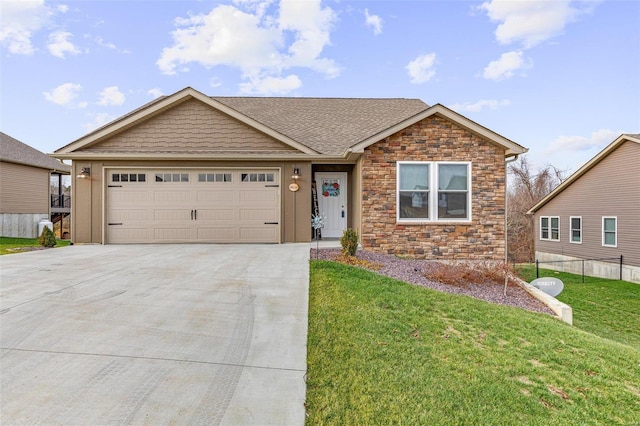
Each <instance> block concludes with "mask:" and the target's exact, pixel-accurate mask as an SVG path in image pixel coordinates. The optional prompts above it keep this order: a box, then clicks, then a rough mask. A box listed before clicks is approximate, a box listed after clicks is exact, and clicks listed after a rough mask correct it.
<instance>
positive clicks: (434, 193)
mask: <svg viewBox="0 0 640 426" xmlns="http://www.w3.org/2000/svg"><path fill="white" fill-rule="evenodd" d="M403 164H428V165H429V218H427V219H416V218H401V217H400V166H401V165H403ZM441 164H442V165H457V164H462V165H466V166H467V191H466V192H467V217H466V218H443V219H438V194H439V192H440V189H439V188H438V168H439V166H440V165H441ZM471 164H472V163H471V161H397V162H396V222H397V223H404V224H408V223H451V222H456V223H469V222H471V221H472V210H473V209H472V208H471V195H472V194H473V190H472V188H471V173H472V171H473V167H472V166H471Z"/></svg>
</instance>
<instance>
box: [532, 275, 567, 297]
mask: <svg viewBox="0 0 640 426" xmlns="http://www.w3.org/2000/svg"><path fill="white" fill-rule="evenodd" d="M531 285H532V286H534V287H535V288H539V289H540V290H542V291H544V292H545V293H547V294H548V295H549V296H552V297H556V296H557V295H559V294H560V293H562V290H563V289H564V284H563V283H562V281H560V280H559V279H558V278H555V277H543V278H536V279H535V280H533V281H531Z"/></svg>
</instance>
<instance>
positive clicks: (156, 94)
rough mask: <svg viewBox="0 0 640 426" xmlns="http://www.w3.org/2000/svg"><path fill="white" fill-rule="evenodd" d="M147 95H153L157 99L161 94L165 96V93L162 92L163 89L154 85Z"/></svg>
mask: <svg viewBox="0 0 640 426" xmlns="http://www.w3.org/2000/svg"><path fill="white" fill-rule="evenodd" d="M147 95H151V96H152V97H153V99H157V98H159V97H160V96H164V93H162V90H160V88H158V87H154V88H153V89H149V90H147Z"/></svg>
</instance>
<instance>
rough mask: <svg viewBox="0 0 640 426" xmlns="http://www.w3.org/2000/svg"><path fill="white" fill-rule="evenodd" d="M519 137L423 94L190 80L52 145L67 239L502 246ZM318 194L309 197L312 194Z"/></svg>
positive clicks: (463, 251) (427, 252) (416, 250)
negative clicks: (69, 216) (324, 93)
mask: <svg viewBox="0 0 640 426" xmlns="http://www.w3.org/2000/svg"><path fill="white" fill-rule="evenodd" d="M524 152H526V148H524V147H522V146H520V145H518V144H517V143H515V142H512V141H511V140H509V139H507V138H505V137H503V136H500V135H498V134H497V133H495V132H493V131H491V130H489V129H487V128H485V127H482V126H481V125H479V124H477V123H475V122H473V121H471V120H469V119H468V118H466V117H464V116H462V115H460V114H458V113H456V112H454V111H452V110H450V109H448V108H446V107H444V106H442V105H439V104H437V105H434V106H428V105H426V104H425V103H424V102H422V101H421V100H419V99H348V98H342V99H336V98H284V97H282V98H269V97H265V98H256V97H210V96H206V95H204V94H203V93H201V92H199V91H197V90H194V89H192V88H185V89H183V90H181V91H179V92H177V93H174V94H172V95H170V96H164V97H161V98H158V99H156V100H154V101H152V102H150V103H148V104H147V105H144V106H142V107H141V108H138V109H136V110H134V111H132V112H131V113H129V114H127V115H125V116H123V117H121V118H119V119H117V120H115V121H113V122H111V123H109V124H107V125H105V126H103V127H101V128H99V129H97V130H95V131H94V132H91V133H89V134H88V135H86V136H84V137H82V138H80V139H78V140H76V141H74V142H71V143H70V144H68V145H66V146H64V147H62V148H60V149H58V150H57V151H55V153H54V154H53V155H54V156H55V157H57V158H60V159H68V160H72V161H73V164H72V167H73V173H72V175H73V176H74V177H75V180H74V182H73V185H72V188H73V197H72V199H73V211H74V215H73V221H72V239H73V241H74V242H75V243H100V244H121V243H196V242H207V243H288V242H309V241H311V239H312V234H313V233H312V227H311V218H312V215H313V214H314V213H315V214H317V215H320V216H323V217H324V228H322V238H323V239H327V238H339V237H340V236H341V235H342V232H343V230H344V229H345V228H347V227H349V228H354V229H356V230H358V232H359V235H360V240H361V244H362V246H363V247H364V248H366V249H368V250H372V251H376V252H382V253H402V254H405V255H409V256H415V257H425V256H432V255H437V256H442V257H446V258H483V259H484V258H490V259H502V258H504V256H505V185H506V178H505V171H506V167H505V160H506V159H508V158H510V157H515V156H517V155H519V154H522V153H524ZM316 206H317V207H316Z"/></svg>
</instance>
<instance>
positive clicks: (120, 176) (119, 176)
mask: <svg viewBox="0 0 640 426" xmlns="http://www.w3.org/2000/svg"><path fill="white" fill-rule="evenodd" d="M146 180H147V175H146V174H144V173H112V174H111V182H146Z"/></svg>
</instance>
